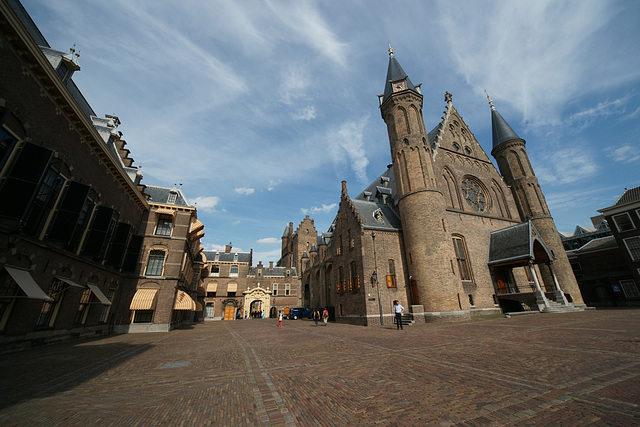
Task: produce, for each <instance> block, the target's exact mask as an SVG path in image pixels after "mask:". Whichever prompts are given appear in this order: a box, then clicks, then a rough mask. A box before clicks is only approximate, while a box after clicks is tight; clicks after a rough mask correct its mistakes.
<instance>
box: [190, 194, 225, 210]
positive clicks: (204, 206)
mask: <svg viewBox="0 0 640 427" xmlns="http://www.w3.org/2000/svg"><path fill="white" fill-rule="evenodd" d="M192 202H193V204H195V205H196V207H197V209H198V210H200V211H205V212H215V211H216V206H217V205H218V203H220V198H219V197H216V196H201V197H196V198H195V199H193V200H192Z"/></svg>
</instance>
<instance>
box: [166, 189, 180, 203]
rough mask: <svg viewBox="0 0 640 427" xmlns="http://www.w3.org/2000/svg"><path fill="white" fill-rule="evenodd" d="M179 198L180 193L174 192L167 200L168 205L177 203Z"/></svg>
mask: <svg viewBox="0 0 640 427" xmlns="http://www.w3.org/2000/svg"><path fill="white" fill-rule="evenodd" d="M177 197H178V193H176V192H174V191H172V192H170V193H169V200H167V203H175V202H176V198H177Z"/></svg>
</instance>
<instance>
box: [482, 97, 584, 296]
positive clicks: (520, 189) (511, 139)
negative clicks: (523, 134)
mask: <svg viewBox="0 0 640 427" xmlns="http://www.w3.org/2000/svg"><path fill="white" fill-rule="evenodd" d="M489 104H490V105H491V125H492V131H493V149H492V150H491V155H492V156H493V157H494V158H495V159H496V161H497V162H498V168H499V169H500V173H501V174H502V176H503V177H504V180H505V183H506V184H507V185H508V186H509V187H511V191H512V193H513V198H514V199H515V202H516V205H517V207H518V213H519V214H520V219H521V220H522V221H523V222H525V221H528V220H530V221H531V223H532V224H533V225H534V227H535V228H536V230H538V232H539V233H540V237H542V239H543V240H544V242H545V243H546V244H547V246H548V247H549V249H551V251H552V253H553V255H554V256H555V260H554V261H553V263H552V267H551V268H552V269H553V273H555V276H556V278H557V282H558V285H559V286H560V288H561V289H562V291H564V292H565V293H568V294H570V296H571V298H572V299H573V302H574V303H578V304H581V303H582V302H583V301H582V295H581V294H580V289H579V288H578V283H577V282H576V278H575V276H574V275H573V270H572V269H571V265H570V263H569V259H568V258H567V254H566V252H565V251H564V247H563V246H562V241H561V240H560V234H559V233H558V230H557V229H556V225H555V223H554V221H553V218H552V217H551V214H550V213H549V207H548V206H547V202H546V200H545V198H544V195H543V194H542V190H541V189H540V184H538V178H537V177H536V175H535V173H534V172H533V168H532V167H531V163H530V162H529V156H528V155H527V151H526V149H525V141H524V139H522V138H520V137H519V136H518V135H517V134H516V133H515V132H514V130H513V129H512V128H511V126H509V124H507V122H506V121H505V119H504V118H502V116H501V115H500V113H499V112H498V110H496V108H495V106H494V105H493V102H491V100H489ZM541 273H542V277H543V280H544V283H545V287H546V290H547V291H548V292H553V291H554V290H555V289H554V287H555V284H554V281H553V275H552V273H551V270H550V269H548V268H547V269H545V268H541Z"/></svg>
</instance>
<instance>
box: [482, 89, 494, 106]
mask: <svg viewBox="0 0 640 427" xmlns="http://www.w3.org/2000/svg"><path fill="white" fill-rule="evenodd" d="M484 93H485V94H487V99H488V100H489V105H491V109H492V110H495V109H496V107H494V106H493V101H492V100H491V97H490V96H489V93H488V92H487V90H486V89H485V90H484Z"/></svg>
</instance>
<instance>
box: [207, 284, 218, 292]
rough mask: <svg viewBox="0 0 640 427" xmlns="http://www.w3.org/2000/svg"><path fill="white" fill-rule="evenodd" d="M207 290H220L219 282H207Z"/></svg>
mask: <svg viewBox="0 0 640 427" xmlns="http://www.w3.org/2000/svg"><path fill="white" fill-rule="evenodd" d="M207 292H218V282H209V283H207Z"/></svg>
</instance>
